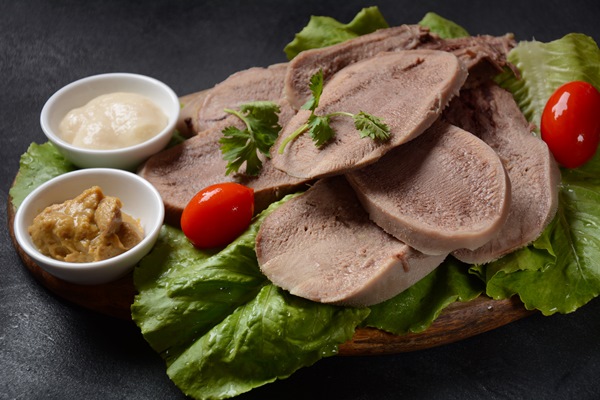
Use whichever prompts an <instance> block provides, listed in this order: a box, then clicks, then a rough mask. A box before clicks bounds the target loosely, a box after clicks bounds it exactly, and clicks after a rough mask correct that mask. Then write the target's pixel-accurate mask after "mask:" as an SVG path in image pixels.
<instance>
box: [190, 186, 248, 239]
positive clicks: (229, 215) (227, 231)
mask: <svg viewBox="0 0 600 400" xmlns="http://www.w3.org/2000/svg"><path fill="white" fill-rule="evenodd" d="M253 214H254V190H252V189H251V188H249V187H246V186H244V185H240V184H238V183H233V182H228V183H219V184H216V185H211V186H208V187H206V188H204V189H202V190H201V191H199V192H198V193H197V194H196V195H195V196H194V197H193V198H192V200H190V202H189V203H188V204H187V206H186V207H185V209H184V210H183V213H182V214H181V230H182V231H183V233H184V234H185V235H186V236H187V238H188V239H189V240H190V241H191V242H192V244H193V245H194V246H196V247H198V248H201V249H207V248H213V247H221V246H225V245H227V244H229V243H231V242H232V241H233V240H234V239H235V238H237V237H238V236H239V235H240V234H241V233H242V232H243V231H244V230H245V229H246V228H247V227H248V225H249V224H250V221H251V219H252V216H253Z"/></svg>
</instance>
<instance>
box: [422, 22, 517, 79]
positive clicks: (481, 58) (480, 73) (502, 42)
mask: <svg viewBox="0 0 600 400" xmlns="http://www.w3.org/2000/svg"><path fill="white" fill-rule="evenodd" d="M516 44H517V42H516V41H515V38H514V35H513V34H511V33H508V34H506V35H503V36H490V35H478V36H467V37H460V38H453V39H438V40H434V41H431V42H427V43H424V44H423V46H421V48H427V49H433V50H442V51H448V52H451V53H452V54H454V55H455V56H456V57H458V58H459V59H460V60H461V61H462V62H463V63H464V64H465V66H466V67H467V69H468V70H469V77H468V79H467V82H466V83H465V85H466V86H477V85H478V84H480V83H482V82H485V81H487V80H489V79H491V78H493V77H494V76H496V75H497V74H498V73H500V72H502V70H503V69H504V67H509V68H511V69H513V70H515V71H516V69H515V68H514V67H513V66H512V65H511V64H510V63H509V62H508V60H507V59H506V56H507V54H508V52H509V51H510V50H511V49H512V48H513V47H515V46H516Z"/></svg>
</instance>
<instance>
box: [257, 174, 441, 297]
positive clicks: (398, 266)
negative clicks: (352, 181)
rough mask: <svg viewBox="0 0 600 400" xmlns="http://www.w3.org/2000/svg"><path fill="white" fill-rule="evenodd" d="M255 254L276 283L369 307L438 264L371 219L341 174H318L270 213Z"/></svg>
mask: <svg viewBox="0 0 600 400" xmlns="http://www.w3.org/2000/svg"><path fill="white" fill-rule="evenodd" d="M256 254H257V257H258V262H259V265H260V268H261V270H262V272H263V273H264V274H265V275H266V276H267V278H269V280H270V281H271V282H273V283H274V284H275V285H277V286H279V287H281V288H283V289H285V290H287V291H289V292H290V293H292V294H294V295H296V296H300V297H303V298H306V299H309V300H313V301H317V302H321V303H330V304H339V305H348V306H355V307H362V306H369V305H373V304H376V303H380V302H382V301H385V300H387V299H389V298H392V297H393V296H395V295H397V294H398V293H400V292H402V291H403V290H405V289H407V288H408V287H410V286H412V285H413V284H415V283H416V282H417V281H419V280H420V279H422V278H423V277H425V276H426V275H427V274H428V273H430V272H431V271H433V270H434V269H435V268H436V267H437V266H439V265H440V264H441V263H442V261H443V260H444V258H445V255H437V256H428V255H425V254H422V253H420V252H418V251H416V250H414V249H412V248H410V247H409V246H407V245H406V244H404V243H402V242H400V241H398V240H397V239H395V238H394V237H392V236H390V235H388V234H387V233H385V232H384V231H383V230H381V229H380V228H379V227H378V226H377V225H375V224H374V223H373V222H371V221H370V219H369V217H368V215H367V214H366V213H365V211H364V210H363V208H362V207H361V205H360V203H359V202H358V199H357V198H356V195H355V194H354V191H353V190H352V188H351V187H350V186H349V184H348V183H347V182H346V180H345V178H344V177H342V176H337V177H333V178H326V179H322V180H319V181H318V182H317V183H316V184H315V185H314V186H313V187H311V188H310V189H309V190H308V191H307V192H305V193H303V194H302V195H300V196H298V197H295V198H293V199H291V200H289V201H287V202H286V203H284V204H283V205H281V206H280V207H279V208H278V209H276V210H275V211H274V212H273V213H272V214H270V215H269V216H268V217H267V218H265V220H264V221H263V223H262V224H261V227H260V229H259V232H258V235H257V238H256Z"/></svg>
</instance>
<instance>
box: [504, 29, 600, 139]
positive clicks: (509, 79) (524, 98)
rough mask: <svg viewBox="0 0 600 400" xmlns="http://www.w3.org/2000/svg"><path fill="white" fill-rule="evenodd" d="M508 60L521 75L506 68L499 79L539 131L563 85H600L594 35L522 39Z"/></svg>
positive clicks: (598, 86)
mask: <svg viewBox="0 0 600 400" xmlns="http://www.w3.org/2000/svg"><path fill="white" fill-rule="evenodd" d="M508 61H509V62H511V63H512V64H513V65H515V66H516V67H517V69H518V70H519V71H520V73H521V77H520V78H519V77H516V76H515V75H514V74H513V73H512V72H511V71H505V72H504V73H503V74H501V75H500V76H499V77H498V78H497V82H498V83H499V84H500V85H501V86H502V87H504V88H505V89H507V90H509V91H510V92H512V94H513V95H514V97H515V99H516V100H517V103H518V104H519V106H520V107H521V110H522V111H523V114H525V117H526V118H527V120H528V121H530V122H532V123H533V124H534V125H535V128H536V131H537V132H539V126H540V119H541V116H542V111H543V110H544V106H545V105H546V101H547V100H548V98H549V97H550V95H551V94H552V93H553V92H554V91H555V90H556V89H557V88H558V87H559V86H560V85H562V84H563V83H566V82H569V81H575V80H582V81H586V82H589V83H591V84H592V85H594V86H595V87H596V88H598V89H600V49H598V45H597V44H596V42H595V41H594V40H593V39H592V38H591V37H589V36H586V35H584V34H581V33H570V34H568V35H566V36H564V37H562V38H561V39H558V40H555V41H552V42H549V43H542V42H538V41H535V40H534V41H521V42H519V44H518V45H517V46H516V47H515V48H514V49H512V50H511V51H510V53H509V54H508Z"/></svg>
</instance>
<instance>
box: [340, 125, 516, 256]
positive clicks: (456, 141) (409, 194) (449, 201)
mask: <svg viewBox="0 0 600 400" xmlns="http://www.w3.org/2000/svg"><path fill="white" fill-rule="evenodd" d="M347 179H348V181H349V182H350V184H351V185H352V187H353V188H354V190H355V191H356V193H357V195H358V198H359V199H360V201H361V203H362V204H363V207H364V208H365V210H367V212H368V213H369V215H370V217H371V219H372V220H373V221H374V222H375V223H377V224H378V225H379V226H380V227H381V228H383V229H384V230H385V231H386V232H388V233H390V234H391V235H393V236H395V237H396V238H398V239H399V240H401V241H403V242H405V243H406V244H408V245H410V246H411V247H413V248H415V249H417V250H419V251H421V252H423V253H426V254H448V253H450V252H451V251H453V250H456V249H460V248H463V247H466V248H470V249H476V248H478V247H480V246H482V245H483V244H485V243H486V242H488V241H489V240H490V239H492V238H493V237H494V236H495V235H496V234H497V232H498V231H499V229H500V228H501V227H502V226H503V224H504V221H506V217H507V215H508V210H509V204H510V182H509V180H508V177H507V175H506V172H505V171H504V168H503V166H502V162H501V161H500V159H499V158H498V156H497V155H496V153H495V152H494V151H493V150H492V149H491V148H490V147H489V146H488V145H486V144H485V143H484V142H483V141H482V140H480V139H478V138H477V137H475V136H474V135H472V134H471V133H469V132H467V131H464V130H462V129H460V128H458V127H455V126H452V125H449V124H447V123H443V122H436V123H435V124H434V125H433V126H432V127H431V128H430V129H428V130H427V131H426V132H425V133H423V134H422V135H421V136H419V137H418V138H416V139H414V140H412V141H411V142H409V143H406V144H404V145H402V146H400V147H398V148H397V149H395V150H393V151H391V152H389V153H388V154H386V155H385V156H384V157H383V158H382V159H381V160H379V161H378V162H377V163H375V164H373V165H370V166H368V167H366V168H363V169H360V170H356V171H352V172H350V173H348V174H347Z"/></svg>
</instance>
